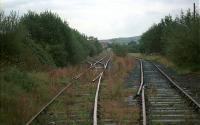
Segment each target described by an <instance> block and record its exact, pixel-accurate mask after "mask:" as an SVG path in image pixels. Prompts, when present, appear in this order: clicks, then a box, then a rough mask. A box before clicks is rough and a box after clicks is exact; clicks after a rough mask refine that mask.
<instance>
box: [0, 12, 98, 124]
mask: <svg viewBox="0 0 200 125" xmlns="http://www.w3.org/2000/svg"><path fill="white" fill-rule="evenodd" d="M0 50H1V53H0V57H1V58H0V80H1V82H0V86H1V92H0V93H1V98H0V104H1V106H0V110H1V114H0V121H1V124H3V125H22V124H25V122H27V121H28V120H29V119H30V118H31V117H32V116H33V114H35V113H36V112H38V111H39V109H40V108H41V107H42V106H43V105H44V104H46V103H47V102H48V101H49V100H50V99H51V98H52V97H53V96H55V94H56V93H57V92H58V91H59V90H60V89H61V88H63V87H64V86H65V85H66V84H67V83H68V81H69V79H70V78H71V76H72V74H74V73H75V72H76V73H77V72H78V71H79V70H81V68H78V67H81V65H75V64H79V63H81V62H82V61H83V60H84V59H86V58H87V57H88V56H94V55H97V54H98V53H100V52H101V50H102V47H101V45H100V43H99V42H98V40H97V39H96V38H94V37H88V36H86V35H84V34H81V33H80V32H78V31H77V30H75V29H72V28H70V27H69V26H68V24H67V23H66V22H65V21H63V20H62V19H61V18H60V17H59V16H58V15H57V14H54V13H52V12H49V11H46V12H41V13H35V12H31V11H30V12H28V13H27V14H24V15H23V16H22V17H19V16H18V14H17V13H16V12H11V13H10V14H9V15H5V14H4V12H2V11H1V12H0ZM72 65H75V66H73V67H72Z"/></svg>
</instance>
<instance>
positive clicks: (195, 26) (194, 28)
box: [140, 10, 200, 70]
mask: <svg viewBox="0 0 200 125" xmlns="http://www.w3.org/2000/svg"><path fill="white" fill-rule="evenodd" d="M195 15H196V18H195V19H194V14H193V13H191V12H190V10H188V11H187V12H186V13H183V12H182V13H181V15H180V17H176V18H175V19H172V17H171V16H166V17H165V18H164V19H162V20H161V22H160V23H158V24H155V25H153V26H152V27H151V28H150V29H149V30H148V31H146V32H145V33H144V34H143V35H142V37H141V40H140V51H141V52H143V53H160V54H162V55H164V56H166V57H168V58H169V59H170V60H172V61H173V62H174V63H175V64H176V65H177V66H178V67H180V68H189V69H191V70H199V69H200V66H199V64H200V54H199V53H200V37H199V36H200V32H199V29H200V16H199V13H196V14H195Z"/></svg>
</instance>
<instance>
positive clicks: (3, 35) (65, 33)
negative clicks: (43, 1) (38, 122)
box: [0, 11, 102, 68]
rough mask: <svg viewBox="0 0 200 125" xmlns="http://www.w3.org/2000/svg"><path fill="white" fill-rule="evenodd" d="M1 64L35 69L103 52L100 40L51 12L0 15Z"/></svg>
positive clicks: (74, 61)
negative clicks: (81, 31) (71, 26)
mask: <svg viewBox="0 0 200 125" xmlns="http://www.w3.org/2000/svg"><path fill="white" fill-rule="evenodd" d="M0 40H1V42H0V49H1V53H0V54H1V55H0V56H1V65H2V63H6V64H8V63H9V64H17V65H19V66H22V67H27V68H36V67H38V66H41V65H51V66H58V67H63V66H68V65H72V64H77V63H80V62H81V61H83V60H84V59H85V58H86V57H88V56H94V55H96V54H98V53H100V52H101V51H102V47H101V44H100V43H99V41H98V39H97V38H94V37H88V36H86V35H84V34H82V33H80V32H79V31H77V30H75V29H72V28H70V27H69V25H68V24H67V22H66V21H64V20H62V19H61V18H60V17H59V16H58V15H57V14H55V13H52V12H50V11H45V12H41V13H35V12H32V11H29V12H28V13H26V14H24V15H23V16H19V15H18V14H17V13H16V12H11V13H10V14H9V15H5V14H4V12H3V11H1V12H0ZM3 65H5V64H3Z"/></svg>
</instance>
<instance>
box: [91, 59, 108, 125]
mask: <svg viewBox="0 0 200 125" xmlns="http://www.w3.org/2000/svg"><path fill="white" fill-rule="evenodd" d="M110 60H111V56H110V57H109V59H108V60H107V61H106V63H105V65H104V71H105V70H106V69H107V66H108V63H109V61H110ZM104 71H102V72H101V73H100V74H99V75H98V76H97V78H99V79H98V85H97V89H96V94H95V101H94V111H93V125H97V121H98V119H97V115H98V114H97V109H98V97H99V89H100V84H101V79H102V77H103V73H104ZM97 78H95V80H96V79H97Z"/></svg>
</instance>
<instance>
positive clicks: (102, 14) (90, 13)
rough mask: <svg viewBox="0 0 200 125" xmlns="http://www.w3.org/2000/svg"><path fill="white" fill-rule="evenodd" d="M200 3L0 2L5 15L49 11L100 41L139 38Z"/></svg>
mask: <svg viewBox="0 0 200 125" xmlns="http://www.w3.org/2000/svg"><path fill="white" fill-rule="evenodd" d="M194 2H196V3H197V5H198V6H199V0H0V7H1V9H3V10H4V11H5V12H6V13H9V12H10V11H11V10H16V11H18V12H19V14H21V15H22V14H23V13H26V12H27V11H28V10H32V11H36V12H41V11H45V10H51V11H52V12H56V13H57V14H59V15H60V16H61V18H62V19H64V20H66V21H67V22H68V23H69V25H70V26H71V27H72V28H75V29H77V30H79V31H80V32H82V33H85V34H86V35H88V36H95V37H98V38H99V39H107V38H114V37H128V36H135V35H141V34H142V33H143V32H145V31H146V30H147V29H148V28H149V27H150V26H151V25H152V24H153V23H157V22H159V21H160V19H161V18H163V17H164V16H166V15H168V14H171V15H172V16H176V15H178V14H179V13H180V10H181V9H183V10H187V9H188V8H191V9H192V7H193V3H194Z"/></svg>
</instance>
